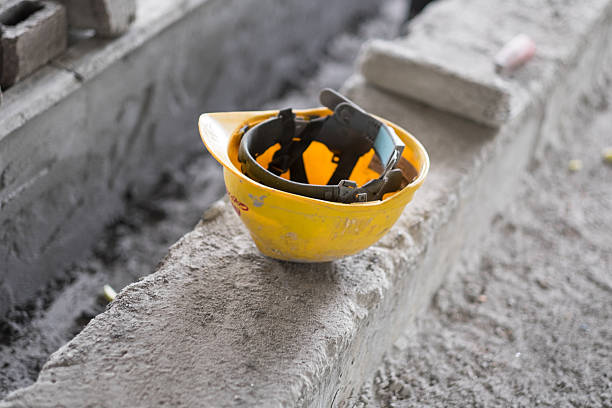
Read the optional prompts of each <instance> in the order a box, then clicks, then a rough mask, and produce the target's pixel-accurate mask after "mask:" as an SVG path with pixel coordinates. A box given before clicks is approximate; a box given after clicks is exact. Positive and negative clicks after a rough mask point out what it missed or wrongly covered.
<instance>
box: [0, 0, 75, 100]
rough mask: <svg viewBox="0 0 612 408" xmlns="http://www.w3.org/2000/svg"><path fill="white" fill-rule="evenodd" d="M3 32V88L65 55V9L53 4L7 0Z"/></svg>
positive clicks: (1, 11) (0, 22)
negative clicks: (53, 59) (55, 58)
mask: <svg viewBox="0 0 612 408" xmlns="http://www.w3.org/2000/svg"><path fill="white" fill-rule="evenodd" d="M0 32H1V34H0V46H1V47H2V52H1V53H0V55H1V58H0V86H2V88H3V89H6V88H8V87H10V86H12V85H13V84H15V83H16V82H17V81H20V80H21V79H23V78H25V77H26V76H28V75H29V74H31V73H32V72H34V71H35V70H36V69H38V68H39V67H40V66H42V65H44V64H46V63H47V62H48V61H49V60H51V59H52V58H54V57H57V56H58V55H60V54H61V53H62V52H64V50H65V49H66V44H67V38H68V34H67V33H68V26H67V22H66V9H65V8H64V6H62V5H61V4H59V3H56V2H54V1H24V0H11V1H6V2H4V3H3V4H2V5H1V6H0Z"/></svg>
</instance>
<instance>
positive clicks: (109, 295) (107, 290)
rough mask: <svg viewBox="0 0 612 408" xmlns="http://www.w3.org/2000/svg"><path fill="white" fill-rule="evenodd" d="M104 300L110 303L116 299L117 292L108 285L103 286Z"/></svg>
mask: <svg viewBox="0 0 612 408" xmlns="http://www.w3.org/2000/svg"><path fill="white" fill-rule="evenodd" d="M103 293H104V298H105V299H106V300H108V301H109V302H112V301H113V300H115V298H116V297H117V292H115V289H113V288H112V287H111V286H110V285H104V288H103Z"/></svg>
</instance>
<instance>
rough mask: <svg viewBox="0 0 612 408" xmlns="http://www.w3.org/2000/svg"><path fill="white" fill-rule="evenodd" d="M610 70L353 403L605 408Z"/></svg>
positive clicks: (611, 188)
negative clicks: (575, 165)
mask: <svg viewBox="0 0 612 408" xmlns="http://www.w3.org/2000/svg"><path fill="white" fill-rule="evenodd" d="M608 75H609V76H608V77H605V78H603V79H602V80H601V81H600V83H601V87H600V88H599V89H598V90H597V91H596V92H594V93H592V94H589V95H585V96H584V97H583V98H582V100H581V102H580V104H579V105H578V106H577V107H576V110H577V112H576V120H575V121H574V122H573V124H572V125H570V126H569V127H566V128H564V129H561V133H560V135H559V140H560V142H559V143H556V144H554V145H550V146H548V147H547V149H546V150H545V152H544V156H543V157H542V159H541V160H539V161H538V162H537V163H535V164H534V165H533V167H532V169H531V171H530V172H529V174H525V175H524V177H523V178H522V186H521V188H520V193H519V194H518V196H516V198H515V199H514V201H513V202H512V203H511V204H510V205H509V207H508V208H507V210H506V211H504V212H503V213H501V214H498V215H497V217H496V218H495V220H494V222H493V224H492V225H491V231H490V234H488V235H487V236H486V237H484V238H483V240H482V243H481V246H480V248H479V255H477V256H475V257H465V258H464V259H463V262H462V264H461V265H460V266H459V270H458V271H457V273H456V274H455V275H454V278H453V279H452V280H450V281H448V282H446V283H445V285H444V286H443V288H442V289H440V291H439V292H438V293H437V295H436V296H435V299H434V301H433V303H432V305H431V308H430V310H429V311H428V312H427V313H425V314H424V315H423V316H421V317H420V319H419V322H418V326H419V329H418V330H416V331H415V332H416V333H418V334H417V335H416V337H410V336H408V335H407V336H406V337H403V338H400V340H398V341H397V342H396V344H395V347H394V349H393V350H392V351H391V352H389V353H388V355H387V357H386V359H385V362H384V364H382V365H381V367H380V369H379V370H378V372H377V373H376V374H375V375H374V376H373V378H372V380H371V381H369V382H368V383H367V384H365V385H364V387H363V389H362V390H361V393H360V395H357V396H356V397H355V399H354V400H352V401H350V405H351V406H368V407H465V406H474V407H485V406H486V407H536V406H537V407H608V408H609V407H612V165H611V164H609V163H605V162H604V160H603V158H602V150H603V149H604V147H605V146H612V106H610V102H612V74H608ZM571 159H579V160H581V161H582V163H583V168H582V169H581V170H580V171H577V172H573V171H571V170H570V169H569V168H568V165H569V161H570V160H571Z"/></svg>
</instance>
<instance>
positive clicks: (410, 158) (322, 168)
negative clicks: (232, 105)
mask: <svg viewBox="0 0 612 408" xmlns="http://www.w3.org/2000/svg"><path fill="white" fill-rule="evenodd" d="M306 112H307V113H306ZM296 113H298V112H296ZM302 113H305V114H307V115H320V116H326V115H329V114H331V113H332V112H331V111H330V110H328V109H325V108H320V109H311V110H308V111H303V112H302ZM298 115H299V113H298ZM273 116H275V113H271V114H267V115H265V116H258V117H254V118H251V120H249V121H248V122H247V123H245V124H244V125H245V126H248V127H252V126H255V125H256V124H258V123H259V122H262V121H264V120H266V119H268V118H270V117H273ZM396 130H397V129H396ZM243 133H244V132H243V131H242V130H241V129H238V130H236V132H234V134H233V135H232V136H231V139H230V143H229V146H228V154H229V158H230V160H231V161H232V163H233V164H234V166H235V167H236V168H237V169H240V168H241V165H240V162H239V161H238V150H239V147H240V139H241V137H242V136H243ZM280 147H281V146H280V144H278V143H277V144H275V145H272V146H271V147H269V148H268V149H267V150H266V151H265V152H264V153H263V154H260V155H259V156H257V158H256V160H257V162H258V163H259V164H260V165H261V166H262V167H263V168H267V167H268V164H269V163H270V162H271V161H272V157H273V155H274V153H275V152H276V151H277V150H279V149H280ZM407 147H408V148H405V149H404V151H403V153H402V158H403V159H405V160H403V162H404V164H405V166H404V168H403V169H402V172H403V173H404V175H405V176H406V178H407V179H408V180H409V181H411V180H413V179H414V178H416V176H417V175H418V174H419V173H420V171H421V170H422V166H423V163H421V162H420V161H419V160H418V159H417V157H416V155H415V152H414V151H413V149H412V148H411V147H412V146H411V144H408V145H407ZM333 157H334V154H333V153H332V152H331V151H330V150H329V149H328V148H327V146H325V145H324V144H323V143H320V142H316V141H313V142H312V143H311V144H310V145H309V147H308V148H307V149H306V150H305V151H304V153H303V159H304V167H305V169H306V175H307V178H308V182H309V184H318V185H325V184H327V182H328V180H329V179H330V177H331V175H332V174H333V173H334V171H335V169H336V167H337V163H335V162H334V161H333ZM375 159H376V156H375V152H374V149H370V151H368V152H367V153H366V154H364V155H363V156H361V157H360V158H359V160H358V161H357V164H356V165H355V167H354V168H353V171H352V172H351V175H350V180H352V181H354V182H356V183H357V185H358V186H362V185H363V184H365V183H367V182H368V181H370V180H372V179H376V178H378V177H379V176H380V174H381V173H382V170H381V169H378V168H377V166H376V165H375V162H376V160H375ZM379 163H380V162H379ZM400 168H401V167H400ZM376 169H378V171H377V170H376ZM407 173H411V174H407ZM280 176H281V177H282V178H284V179H287V180H289V179H290V171H286V172H285V173H283V174H281V175H280ZM397 193H398V191H396V192H393V193H388V194H385V195H384V198H383V199H387V198H389V197H391V196H393V195H395V194H397Z"/></svg>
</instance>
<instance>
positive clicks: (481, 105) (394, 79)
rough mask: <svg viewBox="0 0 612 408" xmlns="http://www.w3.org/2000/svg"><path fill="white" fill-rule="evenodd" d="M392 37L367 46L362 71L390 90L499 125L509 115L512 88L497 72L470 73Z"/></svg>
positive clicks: (373, 80)
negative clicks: (493, 73) (486, 74)
mask: <svg viewBox="0 0 612 408" xmlns="http://www.w3.org/2000/svg"><path fill="white" fill-rule="evenodd" d="M428 57H429V56H428V55H427V54H425V55H424V54H423V53H422V52H420V51H415V50H413V49H411V48H408V47H405V46H402V45H399V44H397V43H395V42H392V41H383V40H375V41H372V42H370V43H369V44H368V45H367V46H366V47H364V50H363V53H362V55H361V61H362V62H361V72H362V73H363V75H364V76H365V77H366V78H367V79H368V81H370V82H372V83H374V84H376V85H379V86H381V87H382V88H385V89H388V90H390V91H393V92H396V93H399V94H402V95H405V96H408V97H411V98H414V99H417V100H419V101H422V102H425V103H427V104H429V105H431V106H434V107H437V108H440V109H443V110H446V111H449V112H453V113H456V114H458V115H461V116H464V117H466V118H469V119H473V120H475V121H477V122H480V123H483V124H486V125H489V126H499V125H501V124H502V123H504V122H505V121H506V120H508V118H509V117H510V90H509V89H508V87H507V86H506V84H505V82H504V81H502V80H501V79H499V78H495V77H494V76H489V77H488V78H487V77H486V76H484V77H483V76H481V75H469V74H468V73H466V72H461V71H460V70H458V69H457V67H456V66H455V65H453V64H451V63H450V62H449V61H453V63H454V61H455V59H454V58H452V57H451V58H450V59H448V60H447V59H445V58H444V59H441V60H436V59H434V58H431V57H429V58H428Z"/></svg>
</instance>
